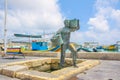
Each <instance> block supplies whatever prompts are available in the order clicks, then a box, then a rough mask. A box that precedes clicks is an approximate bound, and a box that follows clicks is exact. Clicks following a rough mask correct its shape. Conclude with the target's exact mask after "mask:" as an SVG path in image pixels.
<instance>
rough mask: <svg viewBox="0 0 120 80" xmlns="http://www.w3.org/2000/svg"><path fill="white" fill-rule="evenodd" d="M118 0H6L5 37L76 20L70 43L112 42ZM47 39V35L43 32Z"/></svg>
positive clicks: (0, 8)
mask: <svg viewBox="0 0 120 80" xmlns="http://www.w3.org/2000/svg"><path fill="white" fill-rule="evenodd" d="M119 5H120V0H8V5H7V10H8V11H7V37H8V38H11V37H12V35H13V34H15V33H16V34H32V35H40V34H43V32H45V33H46V34H47V33H54V32H56V31H57V30H58V29H60V28H62V27H64V24H63V21H64V20H65V19H74V18H76V19H79V20H80V29H79V30H78V31H76V32H72V33H71V38H70V41H71V42H76V43H79V44H81V43H84V42H99V43H100V44H115V43H116V42H117V41H120V37H119V35H120V6H119ZM3 36H4V0H0V38H1V39H2V38H4V37H3ZM46 37H47V38H51V35H46Z"/></svg>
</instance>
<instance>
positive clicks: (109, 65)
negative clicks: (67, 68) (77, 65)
mask: <svg viewBox="0 0 120 80" xmlns="http://www.w3.org/2000/svg"><path fill="white" fill-rule="evenodd" d="M71 80H120V61H112V60H101V64H100V65H97V66H96V67H93V68H92V69H90V70H87V71H85V72H83V73H81V74H78V75H77V76H76V77H74V78H73V79H71Z"/></svg>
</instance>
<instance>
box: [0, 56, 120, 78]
mask: <svg viewBox="0 0 120 80" xmlns="http://www.w3.org/2000/svg"><path fill="white" fill-rule="evenodd" d="M39 58H45V57H28V56H26V58H23V57H21V56H20V57H19V56H16V58H15V59H12V58H5V59H3V58H2V57H0V65H2V64H5V63H10V62H17V61H25V60H31V59H39ZM100 62H101V64H100V65H97V66H95V67H93V68H92V69H90V70H87V71H84V72H83V73H80V74H78V75H77V76H76V77H73V78H71V79H70V80H120V61H115V60H100ZM0 80H19V79H16V78H10V77H7V76H4V75H0Z"/></svg>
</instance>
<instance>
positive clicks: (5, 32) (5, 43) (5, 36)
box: [4, 0, 7, 54]
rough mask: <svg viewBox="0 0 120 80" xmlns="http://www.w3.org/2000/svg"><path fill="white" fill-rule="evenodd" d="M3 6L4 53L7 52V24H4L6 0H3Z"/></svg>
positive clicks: (5, 20)
mask: <svg viewBox="0 0 120 80" xmlns="http://www.w3.org/2000/svg"><path fill="white" fill-rule="evenodd" d="M4 7H5V10H4V11H5V18H4V53H5V54H6V52H7V39H6V38H7V28H6V26H7V24H6V22H7V0H5V2H4Z"/></svg>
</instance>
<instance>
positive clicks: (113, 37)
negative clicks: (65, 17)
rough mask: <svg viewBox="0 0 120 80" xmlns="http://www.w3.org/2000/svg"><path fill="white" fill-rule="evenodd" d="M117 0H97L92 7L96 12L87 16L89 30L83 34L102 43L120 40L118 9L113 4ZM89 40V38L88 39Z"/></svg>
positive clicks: (119, 13)
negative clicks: (91, 15)
mask: <svg viewBox="0 0 120 80" xmlns="http://www.w3.org/2000/svg"><path fill="white" fill-rule="evenodd" d="M118 2H120V1H119V0H97V1H96V3H95V5H94V7H95V9H96V13H95V14H94V17H91V18H89V21H88V25H89V28H88V29H89V31H86V32H85V33H84V35H85V36H86V37H89V38H92V39H93V40H95V41H98V42H100V43H103V44H110V43H112V44H113V43H115V42H116V41H117V40H120V38H119V37H118V36H119V35H120V32H119V29H120V26H119V25H120V19H119V17H120V10H119V9H116V8H115V6H116V5H117V3H118ZM89 40H91V39H89Z"/></svg>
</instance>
